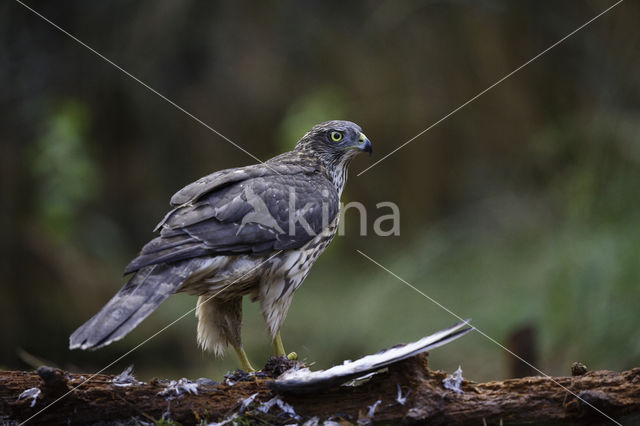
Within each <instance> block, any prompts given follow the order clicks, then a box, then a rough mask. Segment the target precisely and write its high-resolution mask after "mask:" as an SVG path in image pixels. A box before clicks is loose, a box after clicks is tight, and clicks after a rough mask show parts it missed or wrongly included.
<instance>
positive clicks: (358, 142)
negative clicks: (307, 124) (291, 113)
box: [296, 120, 372, 167]
mask: <svg viewBox="0 0 640 426" xmlns="http://www.w3.org/2000/svg"><path fill="white" fill-rule="evenodd" d="M296 150H303V151H306V152H309V153H311V154H313V155H316V156H318V157H320V158H321V159H322V160H323V161H324V162H325V163H326V164H327V165H329V166H330V167H339V166H343V167H344V166H346V165H348V164H349V162H350V161H351V159H353V157H355V156H356V155H358V154H359V153H361V152H368V153H369V155H371V152H372V148H371V142H370V141H369V139H367V137H366V136H365V135H364V133H362V129H361V128H360V126H358V125H357V124H355V123H352V122H351V121H341V120H333V121H326V122H324V123H320V124H316V125H315V126H313V127H312V128H311V130H309V131H308V132H307V134H305V135H304V136H303V137H302V139H300V140H299V141H298V143H297V144H296Z"/></svg>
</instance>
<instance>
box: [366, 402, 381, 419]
mask: <svg viewBox="0 0 640 426" xmlns="http://www.w3.org/2000/svg"><path fill="white" fill-rule="evenodd" d="M381 403H382V400H380V399H379V400H377V401H376V402H375V403H374V404H373V405H370V406H369V411H368V412H367V417H369V418H370V419H372V418H373V415H374V414H375V412H376V408H378V405H380V404H381Z"/></svg>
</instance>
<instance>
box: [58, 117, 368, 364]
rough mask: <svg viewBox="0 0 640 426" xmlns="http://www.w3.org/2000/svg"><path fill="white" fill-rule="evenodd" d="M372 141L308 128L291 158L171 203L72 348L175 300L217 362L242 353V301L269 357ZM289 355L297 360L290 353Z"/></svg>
mask: <svg viewBox="0 0 640 426" xmlns="http://www.w3.org/2000/svg"><path fill="white" fill-rule="evenodd" d="M360 152H368V153H369V154H371V152H372V148H371V142H370V141H369V139H367V137H366V136H365V135H364V133H362V129H361V128H360V127H359V126H358V125H356V124H355V123H352V122H349V121H337V120H336V121H328V122H325V123H322V124H318V125H316V126H314V127H313V128H312V129H311V130H310V131H309V132H307V133H306V134H305V135H304V136H303V137H302V139H300V140H299V141H298V142H297V144H296V146H295V148H294V149H293V150H292V151H289V152H286V153H284V154H281V155H278V156H276V157H274V158H271V159H270V160H268V161H266V162H264V163H261V164H255V165H251V166H246V167H239V168H234V169H227V170H222V171H218V172H215V173H212V174H210V175H208V176H205V177H203V178H201V179H199V180H197V181H195V182H193V183H191V184H190V185H187V186H186V187H184V188H183V189H181V190H180V191H178V192H177V193H176V194H175V195H174V196H173V197H172V198H171V205H172V206H173V209H172V210H171V211H169V213H167V215H166V216H165V217H164V219H162V221H161V222H160V223H159V224H158V226H157V227H156V229H155V230H156V231H157V230H160V235H159V236H158V237H157V238H154V239H153V240H151V241H150V242H149V243H147V244H146V245H145V246H144V247H143V248H142V250H141V252H140V254H139V255H138V257H136V258H135V259H133V260H132V261H131V263H129V265H128V266H127V267H126V268H125V274H132V275H131V278H130V279H129V281H128V282H127V283H126V284H125V285H124V286H123V287H122V289H120V291H119V292H118V293H117V294H116V295H115V296H113V298H112V299H111V300H110V301H109V302H108V303H107V304H106V305H105V306H104V307H103V308H102V309H101V310H100V312H98V313H97V314H96V315H94V316H93V317H92V318H91V319H90V320H88V321H87V322H86V323H84V324H83V325H82V326H81V327H80V328H78V329H77V330H76V331H75V332H74V333H73V334H72V335H71V337H70V339H69V340H70V344H69V347H70V348H71V349H75V348H81V349H97V348H100V347H103V346H106V345H108V344H110V343H111V342H113V341H116V340H119V339H121V338H123V337H124V336H125V335H126V334H127V333H129V332H130V331H131V330H132V329H133V328H135V327H136V326H137V325H138V324H139V323H140V322H141V321H142V320H144V319H145V318H146V317H147V316H148V315H149V314H151V312H153V311H154V310H155V309H156V308H157V307H158V306H159V305H160V304H161V303H162V302H163V301H164V300H166V299H167V298H168V297H169V296H170V295H171V294H173V293H176V292H186V293H189V294H193V295H196V296H199V298H198V302H197V305H196V316H197V317H198V332H197V338H198V343H199V344H200V346H201V347H202V348H203V349H204V350H207V351H210V352H213V353H215V354H216V355H218V356H221V355H222V354H223V353H224V350H225V349H226V348H227V347H228V346H229V345H230V346H232V347H233V349H234V350H235V352H236V354H237V355H238V357H239V358H240V362H241V364H242V368H243V369H244V370H247V371H254V369H253V367H252V366H251V364H250V363H249V360H248V358H247V356H246V354H245V352H244V350H243V348H242V339H241V335H240V334H241V333H240V327H241V322H242V298H243V296H245V295H249V296H251V298H252V300H253V301H258V302H260V309H261V311H262V314H263V316H264V319H265V322H266V325H267V329H268V332H269V334H270V336H271V338H272V339H273V345H274V350H275V354H276V355H278V356H279V355H286V353H285V351H284V347H283V344H282V339H281V337H280V332H279V330H280V327H281V326H282V324H283V322H284V319H285V317H286V315H287V311H288V310H289V306H290V304H291V300H292V298H293V294H294V292H295V291H296V289H297V288H298V287H299V286H300V285H301V284H302V282H303V280H304V279H305V277H306V276H307V274H308V273H309V270H310V268H311V266H312V265H313V264H314V262H315V261H316V259H317V258H318V256H319V255H320V254H321V253H322V252H323V251H324V250H325V248H326V247H327V245H328V244H329V243H330V242H331V240H332V239H333V237H334V236H335V234H336V230H337V228H338V218H339V203H340V196H341V194H342V190H343V188H344V185H345V182H346V180H347V169H348V166H349V164H350V163H351V160H353V158H354V157H355V156H356V155H357V154H358V153H360ZM292 356H295V354H292Z"/></svg>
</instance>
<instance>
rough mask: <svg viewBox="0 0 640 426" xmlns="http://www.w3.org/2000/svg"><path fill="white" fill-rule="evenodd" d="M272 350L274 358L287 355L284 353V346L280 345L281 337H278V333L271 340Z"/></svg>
mask: <svg viewBox="0 0 640 426" xmlns="http://www.w3.org/2000/svg"><path fill="white" fill-rule="evenodd" d="M273 349H274V352H275V354H276V356H282V355H285V356H286V355H287V353H286V352H285V351H284V345H283V344H282V337H280V333H278V334H276V337H275V338H274V339H273Z"/></svg>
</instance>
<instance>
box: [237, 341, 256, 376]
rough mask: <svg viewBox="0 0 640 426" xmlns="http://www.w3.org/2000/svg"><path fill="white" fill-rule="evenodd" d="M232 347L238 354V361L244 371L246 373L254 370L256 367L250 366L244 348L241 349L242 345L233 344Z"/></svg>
mask: <svg viewBox="0 0 640 426" xmlns="http://www.w3.org/2000/svg"><path fill="white" fill-rule="evenodd" d="M233 349H234V350H235V351H236V354H237V355H238V358H240V363H241V364H242V369H243V370H244V371H246V372H247V373H253V372H255V371H256V369H255V368H253V366H251V363H250V362H249V358H248V357H247V354H246V352H245V351H244V349H242V346H236V345H233Z"/></svg>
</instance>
